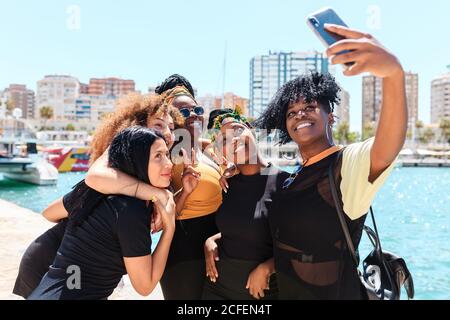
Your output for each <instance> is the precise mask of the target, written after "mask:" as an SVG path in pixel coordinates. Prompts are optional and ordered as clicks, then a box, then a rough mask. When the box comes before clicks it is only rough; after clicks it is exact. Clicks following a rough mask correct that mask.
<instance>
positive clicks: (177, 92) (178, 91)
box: [161, 86, 197, 105]
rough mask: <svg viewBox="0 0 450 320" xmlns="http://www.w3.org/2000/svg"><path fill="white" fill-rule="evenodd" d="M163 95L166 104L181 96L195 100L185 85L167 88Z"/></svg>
mask: <svg viewBox="0 0 450 320" xmlns="http://www.w3.org/2000/svg"><path fill="white" fill-rule="evenodd" d="M161 96H162V98H163V103H164V104H165V105H171V104H172V102H173V100H175V99H176V98H178V97H181V96H187V97H189V98H191V99H192V100H194V101H195V99H194V97H193V96H192V95H191V94H190V92H189V90H188V89H186V88H185V87H183V86H177V87H175V88H173V89H170V90H167V91H166V92H164V93H163V94H162V95H161ZM195 103H197V102H195Z"/></svg>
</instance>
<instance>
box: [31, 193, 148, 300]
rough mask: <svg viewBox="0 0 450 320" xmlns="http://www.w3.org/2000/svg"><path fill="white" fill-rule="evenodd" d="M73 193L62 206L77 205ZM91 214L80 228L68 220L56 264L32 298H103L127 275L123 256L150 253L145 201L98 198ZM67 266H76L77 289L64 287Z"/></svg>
mask: <svg viewBox="0 0 450 320" xmlns="http://www.w3.org/2000/svg"><path fill="white" fill-rule="evenodd" d="M72 192H75V190H74V191H72ZM75 193H76V192H75ZM73 195H74V193H71V194H69V195H67V196H66V197H64V205H65V207H66V208H67V207H72V208H73V207H76V205H72V204H71V201H77V198H76V197H74V196H73ZM93 198H95V199H98V198H97V197H93ZM91 200H92V199H91ZM92 210H93V211H92V212H91V213H90V214H89V215H88V216H87V217H86V219H85V220H83V221H82V223H80V224H77V225H75V224H74V223H73V221H71V220H69V225H68V227H67V229H66V233H65V234H64V238H63V241H62V243H61V246H60V248H59V249H58V254H57V256H56V258H55V261H54V263H53V265H52V266H51V268H50V270H49V273H47V274H46V275H45V276H44V279H43V280H42V281H41V283H40V284H39V286H38V288H37V289H36V290H35V291H34V292H33V293H32V295H31V296H30V298H31V299H106V298H107V297H108V296H110V295H111V293H112V292H113V291H114V289H115V288H116V286H117V284H118V283H119V281H120V279H121V277H122V275H124V274H126V269H125V265H124V261H123V258H124V257H140V256H146V255H149V254H151V234H150V218H151V213H152V207H151V206H150V207H147V206H146V203H145V201H142V200H138V199H135V198H131V197H127V196H109V197H105V196H103V197H101V198H100V201H99V203H98V205H97V206H96V207H95V208H93V209H92ZM70 266H77V267H79V270H80V274H81V289H73V290H70V289H68V288H67V285H66V280H67V279H68V277H69V276H71V274H70V273H67V272H66V271H67V270H69V269H68V268H69V267H70Z"/></svg>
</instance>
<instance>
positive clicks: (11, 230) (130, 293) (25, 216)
mask: <svg viewBox="0 0 450 320" xmlns="http://www.w3.org/2000/svg"><path fill="white" fill-rule="evenodd" d="M52 225H53V224H52V223H50V222H48V221H47V220H45V219H44V218H42V217H41V216H40V215H39V214H37V213H35V212H33V211H31V210H28V209H25V208H22V207H19V206H17V205H15V204H13V203H10V202H7V201H4V200H2V199H0V257H1V262H0V275H1V277H0V300H21V299H22V298H21V297H18V296H16V295H14V294H12V289H13V287H14V282H15V279H16V276H17V272H18V268H19V264H20V259H21V257H22V254H23V253H24V251H25V250H26V248H27V247H28V245H29V244H30V243H31V242H32V241H33V240H34V239H36V238H37V237H38V236H39V235H40V234H42V233H43V232H45V231H46V230H47V229H48V228H50V227H51V226H52ZM123 280H124V281H123V282H122V283H121V284H120V285H119V287H118V288H117V289H116V290H115V291H114V293H113V294H112V295H111V297H110V298H109V299H110V300H143V299H147V300H162V299H163V295H162V292H161V288H160V286H159V285H158V286H157V287H156V289H155V290H154V291H153V293H152V294H151V295H150V296H148V297H141V296H140V295H139V294H137V293H136V292H135V291H134V289H133V288H132V286H131V284H130V281H129V279H128V278H127V277H124V279H123Z"/></svg>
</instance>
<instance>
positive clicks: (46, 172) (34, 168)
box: [0, 139, 58, 185]
mask: <svg viewBox="0 0 450 320" xmlns="http://www.w3.org/2000/svg"><path fill="white" fill-rule="evenodd" d="M31 145H32V144H31ZM34 148H35V145H34ZM0 149H2V150H0V151H1V152H0V172H1V173H3V177H4V178H7V179H11V180H17V181H22V182H27V183H31V184H37V185H54V184H56V183H57V182H58V170H57V169H56V168H55V167H54V166H53V165H51V164H50V163H48V162H47V161H45V160H44V159H42V158H41V157H40V156H39V155H38V154H37V153H32V154H30V155H29V156H27V157H20V156H18V155H16V154H15V153H14V150H15V143H14V142H12V141H11V140H6V139H0Z"/></svg>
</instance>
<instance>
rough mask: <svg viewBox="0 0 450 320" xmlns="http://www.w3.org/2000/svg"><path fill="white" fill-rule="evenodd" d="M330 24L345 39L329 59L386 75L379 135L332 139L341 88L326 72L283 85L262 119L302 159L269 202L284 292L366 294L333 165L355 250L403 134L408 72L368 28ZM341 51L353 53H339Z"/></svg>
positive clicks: (352, 70) (291, 295)
mask: <svg viewBox="0 0 450 320" xmlns="http://www.w3.org/2000/svg"><path fill="white" fill-rule="evenodd" d="M327 30H328V31H329V32H331V33H335V34H337V35H339V36H342V37H343V38H346V39H345V40H342V41H339V42H337V43H335V44H334V45H332V46H330V47H329V48H328V50H327V55H328V56H329V57H330V58H331V62H332V64H345V63H351V62H353V65H352V66H351V67H349V68H347V69H346V70H345V71H344V74H345V75H346V76H355V75H359V74H361V73H364V72H369V73H371V74H372V75H374V76H376V77H379V78H382V80H383V101H382V106H381V114H380V121H379V125H378V128H377V131H376V136H375V138H372V139H369V140H366V141H364V142H361V143H355V144H351V145H349V146H348V147H346V148H344V149H342V148H341V147H339V146H336V145H335V144H334V142H333V134H332V126H333V123H334V115H333V111H334V107H335V106H336V105H337V104H338V103H339V98H338V92H339V91H340V89H339V86H338V84H337V83H336V81H335V79H334V78H333V77H332V76H331V75H329V74H317V73H313V74H310V75H304V76H300V77H299V78H296V79H294V80H292V81H289V82H288V83H286V84H285V85H283V86H282V87H281V88H280V90H279V91H278V92H277V94H276V96H275V98H274V99H273V100H272V101H271V102H270V104H269V106H268V108H267V110H265V111H264V113H263V114H262V116H261V117H260V119H259V120H258V121H257V124H258V125H259V126H260V127H261V128H267V129H278V130H279V131H280V135H281V138H282V142H283V143H287V142H289V141H291V140H293V141H294V142H295V143H296V144H297V145H298V147H299V149H300V153H301V158H302V160H303V163H302V165H301V166H300V167H299V169H298V170H297V171H296V172H295V173H293V174H292V175H291V176H290V177H288V178H287V179H286V178H285V177H284V176H280V177H279V179H278V180H279V181H278V183H277V190H279V191H278V192H275V193H274V194H273V196H272V201H273V203H272V205H271V206H270V208H269V223H270V227H271V231H272V238H273V242H274V259H275V269H276V274H277V281H278V288H279V298H280V299H365V298H367V295H366V292H365V291H364V289H363V288H362V285H361V282H360V279H359V276H358V274H357V270H356V267H355V263H354V261H353V260H352V257H351V255H350V253H349V250H347V248H346V240H345V238H344V235H343V231H342V228H341V224H340V222H339V218H338V214H337V211H336V208H335V205H334V202H333V198H332V196H331V187H330V183H329V180H328V169H329V167H330V165H332V168H333V171H334V174H335V176H336V181H337V185H336V187H337V189H338V192H339V193H340V195H341V199H342V203H343V208H344V211H345V214H346V222H347V225H348V227H349V230H350V233H351V235H352V239H353V242H354V247H355V249H356V250H357V248H358V245H359V241H360V238H361V233H362V227H363V224H364V220H365V217H366V214H367V212H368V210H369V207H370V205H371V202H372V201H373V199H374V197H375V195H376V193H377V191H378V190H379V189H380V188H381V186H382V185H383V184H384V182H385V181H386V178H387V177H388V175H389V173H390V172H391V170H392V168H393V166H394V161H395V159H396V157H397V156H398V154H399V152H400V150H401V148H402V146H403V144H404V141H405V136H406V128H407V119H408V116H407V107H406V99H405V80H404V71H403V68H402V66H401V64H400V62H399V61H398V59H397V58H396V57H395V56H394V55H393V54H392V53H390V52H389V51H387V50H386V49H385V48H384V47H383V46H382V45H381V44H380V43H379V42H378V41H377V40H375V39H374V38H373V37H372V36H371V35H369V34H367V33H364V32H360V31H356V30H352V29H348V28H345V27H340V26H329V27H327ZM344 50H348V51H349V52H347V53H343V54H338V53H340V52H342V51H344Z"/></svg>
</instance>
